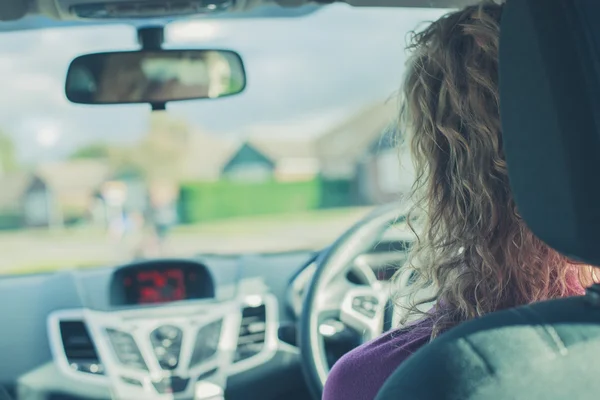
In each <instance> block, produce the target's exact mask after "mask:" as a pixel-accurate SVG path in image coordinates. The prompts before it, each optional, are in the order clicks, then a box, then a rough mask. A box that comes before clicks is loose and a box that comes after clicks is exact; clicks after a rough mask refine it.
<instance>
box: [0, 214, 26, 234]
mask: <svg viewBox="0 0 600 400" xmlns="http://www.w3.org/2000/svg"><path fill="white" fill-rule="evenodd" d="M22 224H23V216H21V215H19V214H17V213H12V212H0V231H3V230H11V229H18V228H20V227H21V226H22Z"/></svg>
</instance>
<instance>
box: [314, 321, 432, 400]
mask: <svg viewBox="0 0 600 400" xmlns="http://www.w3.org/2000/svg"><path fill="white" fill-rule="evenodd" d="M430 336H431V327H430V324H429V323H427V322H425V321H422V322H420V323H417V324H415V325H413V326H411V327H407V328H403V329H396V330H393V331H390V332H387V333H385V334H383V335H382V336H380V337H378V338H377V339H375V340H372V341H370V342H367V343H365V344H363V345H361V346H359V347H357V348H356V349H354V350H352V351H351V352H349V353H347V354H346V355H344V356H343V357H342V358H340V360H339V361H338V362H336V363H335V365H334V366H333V368H332V369H331V372H330V373H329V376H328V377H327V382H326V384H325V389H324V393H323V400H338V399H340V400H341V399H343V400H363V399H364V400H366V399H369V400H371V399H373V398H375V395H376V394H377V392H378V391H379V388H381V386H382V385H383V383H384V382H385V380H386V379H387V378H388V377H389V376H390V375H391V374H392V373H393V372H394V371H395V370H396V368H398V366H399V365H400V364H401V363H402V362H403V361H404V360H406V359H407V358H408V357H409V356H410V355H411V354H412V353H414V352H415V351H417V350H418V349H419V348H420V347H421V346H423V345H424V344H426V343H427V342H428V341H429V338H430Z"/></svg>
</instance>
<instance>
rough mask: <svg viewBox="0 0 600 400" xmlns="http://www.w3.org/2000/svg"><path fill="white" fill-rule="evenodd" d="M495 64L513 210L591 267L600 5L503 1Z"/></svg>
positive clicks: (599, 123)
mask: <svg viewBox="0 0 600 400" xmlns="http://www.w3.org/2000/svg"><path fill="white" fill-rule="evenodd" d="M499 60H500V67H499V74H500V76H499V81H500V109H501V116H502V130H503V142H504V151H505V156H506V161H507V164H508V170H509V177H510V184H511V187H512V190H513V195H514V198H515V201H516V204H517V207H518V210H519V213H520V214H521V215H522V217H523V218H524V220H525V221H526V223H527V224H528V226H529V227H530V229H531V230H532V231H533V232H534V233H535V234H536V235H537V236H538V237H539V238H540V239H542V240H543V241H545V242H546V243H547V244H548V245H550V246H551V247H553V248H554V249H556V250H558V251H560V252H561V253H563V254H565V255H566V256H569V257H572V258H573V259H575V260H579V261H584V262H587V263H590V264H592V265H595V266H600V1H599V0H508V1H507V2H506V4H505V6H504V11H503V14H502V24H501V37H500V58H499Z"/></svg>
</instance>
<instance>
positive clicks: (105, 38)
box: [0, 4, 443, 163]
mask: <svg viewBox="0 0 600 400" xmlns="http://www.w3.org/2000/svg"><path fill="white" fill-rule="evenodd" d="M442 12H443V11H442V10H431V9H429V10H425V9H390V8H386V9H375V8H352V7H350V6H347V5H345V4H335V5H332V6H328V7H325V8H323V9H322V10H320V11H318V12H316V13H313V14H310V15H308V16H305V17H301V18H294V19H288V18H284V19H249V20H241V19H233V20H212V21H207V20H203V21H193V22H177V23H173V24H171V25H170V26H168V28H167V31H166V40H167V46H168V47H173V48H225V49H231V50H235V51H237V52H239V53H240V55H241V56H242V59H243V60H244V64H245V69H246V74H247V88H246V91H245V92H244V93H242V94H240V95H238V96H232V97H227V98H223V99H210V100H199V101H189V102H179V103H172V104H170V105H168V111H167V112H169V113H172V114H175V115H177V116H179V117H181V118H184V119H185V120H187V121H188V122H189V123H190V124H192V125H194V126H196V127H198V128H199V129H202V130H205V131H208V132H211V133H214V134H219V135H230V136H240V137H241V136H244V135H248V134H253V133H263V134H276V135H303V134H318V133H321V132H324V131H326V130H327V129H328V128H330V127H331V126H332V125H334V124H336V123H339V122H340V121H342V120H343V119H344V118H345V117H348V116H349V115H350V114H351V113H353V112H356V111H357V110H358V109H360V108H361V107H364V106H366V105H368V104H370V103H372V102H374V101H381V100H386V99H389V98H392V97H393V95H394V93H395V92H396V91H397V90H398V88H399V84H400V81H401V77H402V73H403V71H404V62H405V60H406V53H405V50H404V47H405V44H406V38H407V34H408V32H410V31H411V30H413V29H415V28H418V27H419V26H421V24H422V23H423V22H427V21H431V20H434V19H436V18H437V17H438V16H439V15H440V14H441V13H442ZM1 35H2V39H3V40H2V41H0V87H1V88H2V91H1V93H2V94H3V95H2V96H0V130H1V131H2V132H5V133H6V134H8V135H10V136H11V137H12V138H13V139H14V141H15V143H16V146H17V149H18V154H19V156H20V158H21V159H22V160H23V161H24V162H28V163H31V162H39V161H46V160H54V159H57V158H60V157H63V156H65V155H67V154H69V153H71V152H72V151H73V150H74V149H76V148H77V147H79V146H82V145H85V144H88V143H93V142H98V141H104V142H108V143H117V142H128V141H134V140H137V139H138V138H139V137H140V135H142V134H143V133H144V132H145V131H146V128H147V124H148V121H149V114H150V109H149V107H148V106H146V105H126V106H125V105H116V106H83V105H74V104H70V103H69V102H68V101H67V100H66V98H65V95H64V79H65V74H66V71H67V68H68V65H69V63H70V61H71V60H72V59H73V58H74V57H76V56H78V55H81V54H84V53H91V52H97V51H115V50H131V49H136V48H137V43H136V36H135V30H134V29H133V28H132V27H130V26H120V25H110V26H96V27H93V26H90V27H70V28H51V29H43V30H35V31H19V32H9V33H1Z"/></svg>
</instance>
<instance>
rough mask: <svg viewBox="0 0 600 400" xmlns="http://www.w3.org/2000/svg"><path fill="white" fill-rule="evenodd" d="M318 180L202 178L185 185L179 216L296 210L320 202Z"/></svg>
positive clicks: (203, 217) (194, 217) (198, 217)
mask: <svg viewBox="0 0 600 400" xmlns="http://www.w3.org/2000/svg"><path fill="white" fill-rule="evenodd" d="M320 189H321V185H320V184H319V181H316V180H315V181H307V182H290V183H280V182H265V183H257V184H252V183H241V182H229V181H220V182H200V183H190V184H185V185H182V187H181V193H180V210H179V211H180V217H181V221H182V222H184V223H194V222H199V221H207V220H215V219H220V218H231V217H239V216H249V215H260V214H282V213H294V212H300V211H305V210H312V209H316V208H318V206H319V199H320V197H321V196H320Z"/></svg>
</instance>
